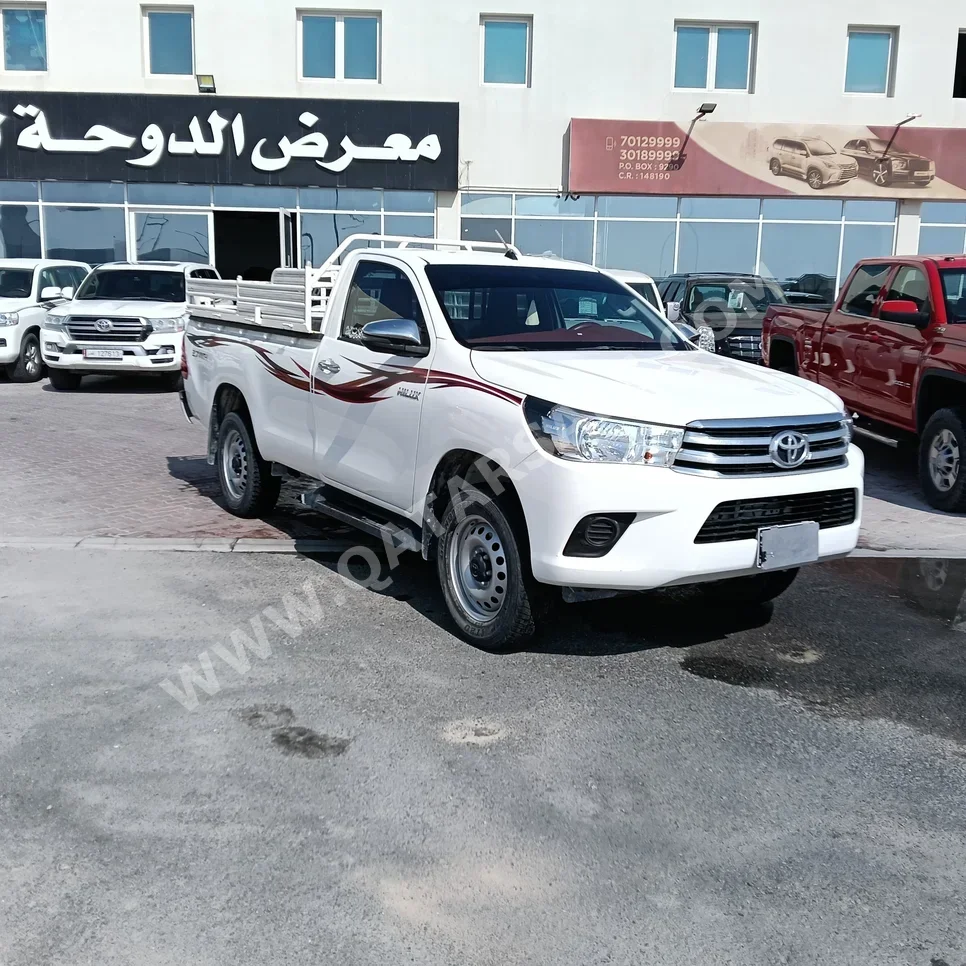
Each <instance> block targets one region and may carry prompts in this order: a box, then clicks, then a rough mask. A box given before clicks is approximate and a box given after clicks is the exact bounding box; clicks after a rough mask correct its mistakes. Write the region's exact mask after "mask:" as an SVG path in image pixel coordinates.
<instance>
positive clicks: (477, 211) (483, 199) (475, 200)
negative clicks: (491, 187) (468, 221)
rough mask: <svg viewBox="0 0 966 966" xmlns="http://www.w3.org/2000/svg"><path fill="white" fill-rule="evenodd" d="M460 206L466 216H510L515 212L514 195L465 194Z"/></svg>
mask: <svg viewBox="0 0 966 966" xmlns="http://www.w3.org/2000/svg"><path fill="white" fill-rule="evenodd" d="M460 205H461V207H460V210H461V211H462V213H463V214H464V215H509V214H511V213H512V211H513V195H474V194H464V195H463V197H462V198H461V200H460Z"/></svg>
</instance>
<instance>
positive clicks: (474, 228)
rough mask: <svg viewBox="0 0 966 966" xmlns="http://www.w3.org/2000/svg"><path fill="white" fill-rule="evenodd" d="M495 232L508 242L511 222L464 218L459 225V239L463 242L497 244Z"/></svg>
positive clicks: (505, 219) (511, 235)
mask: <svg viewBox="0 0 966 966" xmlns="http://www.w3.org/2000/svg"><path fill="white" fill-rule="evenodd" d="M497 232H499V233H500V234H501V235H502V236H503V240H504V241H507V242H508V241H510V240H511V239H512V238H513V222H512V221H511V220H510V219H509V218H464V219H463V221H462V223H461V224H460V237H461V238H462V239H463V240H464V241H484V242H499V241H500V239H499V238H497V234H496V233H497Z"/></svg>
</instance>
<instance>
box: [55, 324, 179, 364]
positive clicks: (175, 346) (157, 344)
mask: <svg viewBox="0 0 966 966" xmlns="http://www.w3.org/2000/svg"><path fill="white" fill-rule="evenodd" d="M183 343H184V333H183V332H157V333H152V334H151V335H149V336H148V337H147V338H146V339H145V340H144V341H143V342H106V341H105V342H84V341H81V340H75V339H72V338H71V337H70V335H68V334H67V333H65V332H55V331H52V330H50V329H41V331H40V348H41V353H42V355H43V358H44V363H45V364H46V365H48V366H50V367H51V368H53V369H70V370H73V371H76V372H92V373H93V372H98V373H104V372H175V371H178V370H180V369H181V353H182V351H183ZM87 349H93V350H100V349H113V350H119V351H121V352H122V353H123V355H122V356H121V358H120V359H96V358H91V357H89V356H88V355H86V354H85V350H87Z"/></svg>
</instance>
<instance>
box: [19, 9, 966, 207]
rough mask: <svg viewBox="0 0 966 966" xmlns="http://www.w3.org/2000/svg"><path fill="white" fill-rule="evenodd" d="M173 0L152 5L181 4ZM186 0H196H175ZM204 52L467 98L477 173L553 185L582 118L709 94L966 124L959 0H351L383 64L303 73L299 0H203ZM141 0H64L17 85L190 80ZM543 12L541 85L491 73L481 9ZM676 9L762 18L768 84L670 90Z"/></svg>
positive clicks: (795, 110)
mask: <svg viewBox="0 0 966 966" xmlns="http://www.w3.org/2000/svg"><path fill="white" fill-rule="evenodd" d="M165 5H166V4H165V3H164V2H161V3H157V4H151V6H153V7H157V6H165ZM167 5H169V6H177V7H180V8H182V9H183V8H184V6H185V5H184V4H167ZM193 8H194V13H195V48H196V69H197V70H198V71H200V72H205V73H214V74H215V77H216V79H217V85H218V92H219V94H228V95H263V96H271V95H274V96H306V97H309V96H319V97H348V98H386V99H397V100H410V99H412V100H420V99H423V100H458V101H459V102H460V105H461V149H460V160H461V161H462V162H464V168H463V183H464V184H465V185H472V186H474V187H481V186H490V187H502V188H507V187H513V188H532V189H538V188H541V189H553V188H556V187H558V186H559V185H560V183H561V172H562V141H563V135H564V132H565V131H566V128H567V124H568V122H569V120H570V118H571V117H614V118H637V119H669V120H679V121H686V120H688V119H689V118H690V117H691V116H692V115H693V111H694V108H695V107H696V105H697V104H698V103H700V102H701V101H702V100H706V99H710V100H714V101H716V102H717V103H718V110H717V113H716V114H715V120H716V121H729V120H730V121H755V120H759V121H814V122H825V123H844V122H848V123H856V124H889V123H894V122H896V121H898V120H900V119H901V118H903V117H905V116H906V114H908V113H921V114H922V115H923V117H922V120H921V121H919V122H917V123H919V124H922V125H928V126H932V127H951V126H962V125H966V100H962V101H955V100H953V98H952V96H951V95H952V86H953V68H954V62H955V55H956V44H957V36H958V31H959V29H960V28H961V27H966V14H963V13H961V12H960V11H961V8H962V5H961V4H957V3H950V2H947V0H922V2H920V3H918V4H914V3H909V2H908V0H879V2H878V3H877V4H874V5H873V4H870V3H869V2H868V0H807V2H806V3H797V4H796V3H779V2H776V0H668V2H664V3H655V2H647V0H644V2H642V0H593V2H584V0H581V2H573V0H500V2H499V4H498V5H495V6H494V7H490V6H486V5H479V4H474V3H469V2H467V0H383V2H382V3H378V2H372V3H367V2H359V0H347V2H345V3H341V4H338V5H332V6H324V5H319V6H318V9H338V10H353V9H356V10H367V11H371V10H381V13H382V38H383V49H382V81H381V83H367V82H358V81H356V82H335V81H311V82H305V81H303V82H300V81H299V80H298V54H299V52H298V50H297V40H296V37H297V33H296V11H297V10H311V9H314V8H315V7H314V6H313V5H311V4H309V3H305V2H302V3H299V2H296V0H195V3H194V4H193ZM141 9H142V8H141V6H140V5H139V4H138V3H136V2H134V0H48V3H47V13H48V54H49V65H50V66H49V70H48V72H47V73H46V74H43V75H37V74H24V73H20V72H5V71H0V75H2V76H0V83H2V85H3V87H4V88H6V89H8V90H31V89H33V90H38V89H39V90H44V89H46V90H85V91H134V92H137V91H143V92H150V93H162V92H169V93H190V92H193V91H195V90H196V86H195V82H194V79H193V78H147V77H146V74H145V64H144V52H143V43H142V33H141ZM486 13H500V14H515V13H516V14H522V15H527V16H532V17H533V23H534V30H533V70H532V86H531V87H530V88H526V89H523V88H521V89H513V88H503V87H500V88H497V87H483V86H482V85H481V83H480V42H479V33H480V26H479V23H480V16H481V14H486ZM675 19H688V20H702V19H707V20H711V21H717V22H720V21H723V20H731V21H750V22H754V23H757V24H758V57H757V69H756V76H757V81H756V89H755V92H754V93H753V94H747V93H721V92H716V93H715V94H713V95H707V96H705V95H703V94H702V93H701V92H694V93H675V92H672V91H671V79H672V52H673V37H674V21H675ZM850 24H875V25H886V26H894V27H898V28H899V45H898V67H897V72H896V80H895V96H893V97H885V96H881V97H880V96H870V95H847V94H844V93H843V92H842V89H843V80H844V74H845V53H846V32H847V28H848V26H849V25H850Z"/></svg>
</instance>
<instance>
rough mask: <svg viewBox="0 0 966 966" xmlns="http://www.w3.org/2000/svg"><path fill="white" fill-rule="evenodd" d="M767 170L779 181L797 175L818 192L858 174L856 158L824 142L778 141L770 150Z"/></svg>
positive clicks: (794, 139) (790, 139)
mask: <svg viewBox="0 0 966 966" xmlns="http://www.w3.org/2000/svg"><path fill="white" fill-rule="evenodd" d="M768 167H769V168H771V173H772V174H773V175H775V177H776V178H777V177H778V176H779V175H782V174H789V175H796V176H797V177H799V178H804V179H805V180H806V181H807V182H808V186H809V187H810V188H814V189H815V190H816V191H817V190H818V189H819V188H824V187H826V186H827V185H831V184H843V183H844V182H846V181H851V180H852V179H853V178H854V177H855V176H856V175H857V174H858V173H859V166H858V164H857V163H856V161H855V158H850V157H848V156H847V155H844V154H839V152H838V151H836V150H835V148H833V147H832V145H831V144H829V143H828V141H824V140H823V139H822V138H778V139H777V140H776V141H775V143H774V144H773V145H772V146H771V155H770V156H769V159H768Z"/></svg>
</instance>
